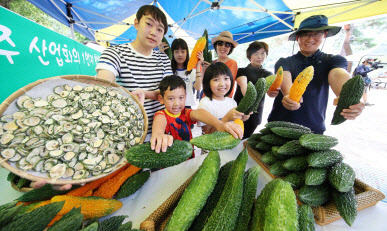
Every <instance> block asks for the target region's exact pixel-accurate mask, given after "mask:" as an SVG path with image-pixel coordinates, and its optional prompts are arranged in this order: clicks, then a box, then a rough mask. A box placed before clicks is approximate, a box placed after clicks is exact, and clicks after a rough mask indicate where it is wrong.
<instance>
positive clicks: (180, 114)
mask: <svg viewBox="0 0 387 231" xmlns="http://www.w3.org/2000/svg"><path fill="white" fill-rule="evenodd" d="M186 96H187V93H186V85H185V82H184V80H183V79H182V78H181V77H179V76H176V75H170V76H167V77H165V78H164V79H163V80H161V82H160V95H159V96H158V100H159V102H160V103H161V104H163V105H165V109H164V110H161V111H158V112H157V113H156V114H155V118H154V123H153V126H152V138H151V140H150V142H151V148H152V150H155V151H156V152H157V153H159V152H160V150H161V151H163V152H165V151H166V150H167V147H169V146H171V145H172V143H173V140H174V139H177V140H185V141H190V140H191V139H192V132H191V125H193V124H195V123H196V121H201V122H203V123H205V124H208V125H209V126H211V127H213V128H214V129H216V130H217V131H226V132H229V133H230V134H232V135H233V136H234V137H235V138H242V135H243V132H242V128H241V127H240V126H239V125H237V124H235V123H231V122H228V121H227V122H222V121H220V120H218V119H217V118H216V117H215V116H213V115H212V114H211V113H209V112H208V111H206V110H204V109H197V110H193V109H189V108H186V107H185V105H186V104H185V101H186ZM194 157H195V154H194V153H193V154H192V157H191V158H194Z"/></svg>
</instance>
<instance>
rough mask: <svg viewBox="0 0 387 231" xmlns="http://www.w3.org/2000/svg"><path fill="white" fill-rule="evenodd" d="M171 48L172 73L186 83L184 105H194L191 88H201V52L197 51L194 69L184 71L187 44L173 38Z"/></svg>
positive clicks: (187, 52) (189, 106)
mask: <svg viewBox="0 0 387 231" xmlns="http://www.w3.org/2000/svg"><path fill="white" fill-rule="evenodd" d="M171 50H172V60H171V66H172V72H173V74H175V75H177V76H180V77H181V78H182V79H183V80H184V82H185V84H186V92H187V97H186V101H185V106H186V107H188V108H192V107H193V106H195V105H196V103H195V96H194V93H193V88H195V89H196V90H197V91H200V90H201V88H202V75H201V69H202V68H201V65H202V63H203V52H199V53H198V59H199V61H198V63H197V64H196V71H195V70H192V72H191V73H189V74H188V73H186V71H187V65H188V61H189V50H188V45H187V43H186V42H185V41H184V39H181V38H178V39H175V40H173V42H172V45H171Z"/></svg>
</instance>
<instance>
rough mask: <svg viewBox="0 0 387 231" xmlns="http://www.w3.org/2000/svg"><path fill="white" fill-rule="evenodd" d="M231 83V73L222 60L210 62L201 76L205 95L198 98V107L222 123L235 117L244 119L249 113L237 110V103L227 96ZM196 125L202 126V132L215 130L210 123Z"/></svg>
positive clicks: (231, 86) (229, 92) (207, 132)
mask: <svg viewBox="0 0 387 231" xmlns="http://www.w3.org/2000/svg"><path fill="white" fill-rule="evenodd" d="M233 85H234V83H233V81H232V74H231V71H230V69H229V68H228V67H227V65H226V64H224V63H222V62H216V63H213V64H211V65H210V66H208V68H207V70H206V72H205V73H204V77H203V92H204V94H205V95H206V96H205V97H203V98H202V99H201V100H200V102H199V107H198V108H202V109H205V110H207V111H208V112H210V113H211V114H212V115H214V116H215V117H216V118H218V119H220V120H221V121H222V122H224V123H226V122H229V121H234V120H236V119H241V120H243V121H246V120H247V119H249V117H250V115H245V114H243V113H242V112H239V111H237V110H236V107H237V103H236V102H235V100H234V99H232V98H230V97H228V96H229V95H230V94H231V92H232V90H231V89H232V88H233ZM198 126H200V127H202V130H203V133H204V134H209V133H213V132H214V131H216V129H215V128H214V127H213V126H211V125H210V124H206V123H201V122H199V123H198Z"/></svg>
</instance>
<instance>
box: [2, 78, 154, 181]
mask: <svg viewBox="0 0 387 231" xmlns="http://www.w3.org/2000/svg"><path fill="white" fill-rule="evenodd" d="M53 79H66V80H72V81H76V82H80V83H85V84H90V85H102V86H110V87H116V88H121V89H123V90H124V91H125V92H127V93H128V94H129V95H130V96H131V97H132V98H133V100H134V101H135V102H136V103H137V104H138V105H139V107H140V109H141V111H142V114H143V118H144V127H143V130H144V132H143V135H142V137H141V141H140V143H143V142H144V140H145V137H146V134H147V131H148V117H147V115H146V112H145V109H144V107H143V106H142V105H141V104H140V102H139V100H138V99H137V97H134V96H133V95H132V94H131V93H130V92H129V91H128V90H126V89H125V88H124V87H122V86H120V85H119V84H117V83H115V82H111V81H108V80H105V79H100V78H96V77H95V76H89V75H62V76H56V77H51V78H46V79H40V80H38V81H35V82H33V83H30V84H28V85H27V86H24V87H22V88H20V89H19V90H17V91H16V92H14V93H13V94H12V95H10V96H9V97H8V98H7V99H5V100H4V101H3V102H2V103H1V104H0V116H2V115H3V113H4V112H5V111H6V110H7V108H8V107H9V105H10V104H11V103H12V102H13V101H15V100H16V99H17V98H18V97H19V96H21V95H24V94H25V93H26V92H28V91H29V90H31V89H32V88H34V87H36V86H38V85H39V84H41V83H44V82H45V81H48V80H53ZM126 163H127V161H126V160H125V158H123V161H121V162H120V163H119V164H117V165H116V167H115V169H114V170H113V171H111V172H109V173H105V174H101V175H98V176H93V177H89V178H86V179H80V180H63V179H53V178H49V177H39V176H34V175H32V174H30V173H28V172H25V171H22V170H19V169H17V168H14V167H13V166H12V165H10V164H9V163H8V162H7V160H6V159H4V158H2V157H1V156H0V165H2V166H3V167H4V168H5V169H7V170H9V171H11V172H13V173H15V174H16V175H18V176H20V177H22V178H25V179H28V180H31V181H38V180H45V181H46V182H47V183H49V184H53V185H63V184H83V183H87V182H90V181H94V180H97V179H99V178H102V177H104V176H106V175H109V174H111V173H112V172H114V171H116V170H118V169H120V168H121V167H122V166H124V165H125V164H126Z"/></svg>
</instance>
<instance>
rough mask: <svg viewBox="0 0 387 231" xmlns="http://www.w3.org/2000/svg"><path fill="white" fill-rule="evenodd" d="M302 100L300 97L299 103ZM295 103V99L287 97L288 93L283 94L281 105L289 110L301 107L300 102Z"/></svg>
mask: <svg viewBox="0 0 387 231" xmlns="http://www.w3.org/2000/svg"><path fill="white" fill-rule="evenodd" d="M302 102H303V99H302V97H301V99H300V103H302ZM300 103H297V102H296V101H293V100H291V99H290V98H289V95H285V96H284V97H283V99H282V105H284V107H285V108H286V109H288V110H290V111H295V110H298V109H299V108H300V107H301V104H300Z"/></svg>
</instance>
